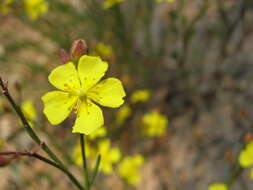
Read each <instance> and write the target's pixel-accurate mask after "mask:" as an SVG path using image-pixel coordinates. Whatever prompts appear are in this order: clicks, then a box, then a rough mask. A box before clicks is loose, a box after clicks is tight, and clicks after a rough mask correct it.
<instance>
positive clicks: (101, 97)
mask: <svg viewBox="0 0 253 190" xmlns="http://www.w3.org/2000/svg"><path fill="white" fill-rule="evenodd" d="M107 68H108V64H107V62H104V61H102V60H101V59H100V58H99V57H93V56H87V55H84V56H82V57H81V58H80V59H79V62H78V65H77V69H76V67H75V65H74V63H72V62H68V63H66V64H64V65H61V66H58V67H57V68H55V69H54V70H53V71H52V72H51V73H50V75H49V77H48V79H49V81H50V83H51V84H52V85H53V86H55V87H56V88H58V89H59V90H62V91H52V92H48V93H46V94H45V95H44V96H43V97H42V101H43V102H44V114H45V115H46V116H47V118H48V120H49V121H50V123H52V124H53V125H57V124H59V123H61V122H62V121H64V120H65V119H66V118H67V117H68V115H69V114H70V112H71V111H72V110H75V111H76V112H77V118H76V121H75V124H74V127H73V130H72V132H73V133H82V134H86V135H89V134H91V133H93V132H94V131H95V130H97V129H98V128H99V127H101V126H103V124H104V117H103V113H102V110H101V109H100V108H99V107H98V106H97V105H96V104H95V103H93V102H96V103H98V104H100V105H102V106H106V107H111V108H117V107H119V106H121V105H122V104H123V103H124V100H123V98H124V97H125V95H126V94H125V91H124V89H123V86H122V84H121V81H120V80H118V79H116V78H108V79H105V80H102V81H101V82H99V81H100V79H101V78H102V77H103V76H104V74H105V72H106V70H107Z"/></svg>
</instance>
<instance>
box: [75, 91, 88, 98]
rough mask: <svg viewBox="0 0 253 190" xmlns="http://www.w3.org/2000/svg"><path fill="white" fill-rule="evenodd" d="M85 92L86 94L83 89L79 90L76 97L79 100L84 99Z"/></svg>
mask: <svg viewBox="0 0 253 190" xmlns="http://www.w3.org/2000/svg"><path fill="white" fill-rule="evenodd" d="M86 92H87V91H86V90H84V89H79V90H78V91H77V95H78V96H79V97H80V98H84V97H86V95H87V93H86Z"/></svg>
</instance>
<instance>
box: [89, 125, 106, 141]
mask: <svg viewBox="0 0 253 190" xmlns="http://www.w3.org/2000/svg"><path fill="white" fill-rule="evenodd" d="M106 134H107V132H106V129H105V127H101V128H99V129H98V130H96V131H95V132H94V133H91V134H90V135H89V136H88V138H89V139H92V140H93V139H96V138H98V137H104V136H105V135H106Z"/></svg>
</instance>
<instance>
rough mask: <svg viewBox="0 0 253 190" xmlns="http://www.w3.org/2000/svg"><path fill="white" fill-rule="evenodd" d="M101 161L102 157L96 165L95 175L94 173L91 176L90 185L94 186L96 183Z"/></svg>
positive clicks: (98, 158) (99, 156) (99, 157)
mask: <svg viewBox="0 0 253 190" xmlns="http://www.w3.org/2000/svg"><path fill="white" fill-rule="evenodd" d="M100 160H101V155H98V157H97V161H96V165H95V167H94V170H93V173H92V176H91V179H90V185H92V184H93V183H94V180H95V178H96V176H97V173H98V168H99V164H100Z"/></svg>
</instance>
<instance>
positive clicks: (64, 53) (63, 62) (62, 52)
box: [59, 49, 70, 64]
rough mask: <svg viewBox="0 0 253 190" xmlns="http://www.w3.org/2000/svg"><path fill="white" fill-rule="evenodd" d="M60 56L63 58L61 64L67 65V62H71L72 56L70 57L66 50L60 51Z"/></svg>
mask: <svg viewBox="0 0 253 190" xmlns="http://www.w3.org/2000/svg"><path fill="white" fill-rule="evenodd" d="M59 54H60V58H61V63H62V64H65V63H67V62H69V61H70V56H69V54H68V53H67V52H66V51H65V49H60V52H59Z"/></svg>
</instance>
